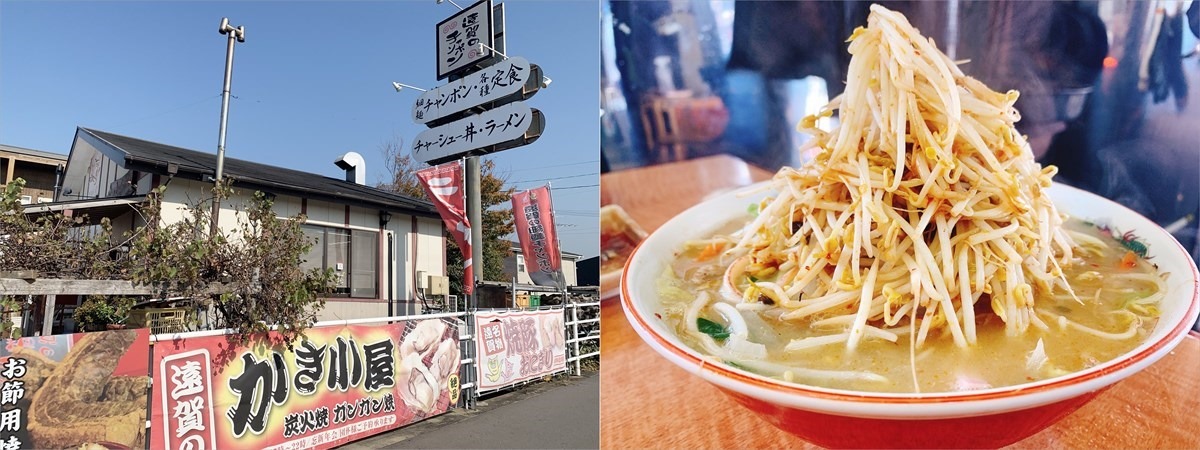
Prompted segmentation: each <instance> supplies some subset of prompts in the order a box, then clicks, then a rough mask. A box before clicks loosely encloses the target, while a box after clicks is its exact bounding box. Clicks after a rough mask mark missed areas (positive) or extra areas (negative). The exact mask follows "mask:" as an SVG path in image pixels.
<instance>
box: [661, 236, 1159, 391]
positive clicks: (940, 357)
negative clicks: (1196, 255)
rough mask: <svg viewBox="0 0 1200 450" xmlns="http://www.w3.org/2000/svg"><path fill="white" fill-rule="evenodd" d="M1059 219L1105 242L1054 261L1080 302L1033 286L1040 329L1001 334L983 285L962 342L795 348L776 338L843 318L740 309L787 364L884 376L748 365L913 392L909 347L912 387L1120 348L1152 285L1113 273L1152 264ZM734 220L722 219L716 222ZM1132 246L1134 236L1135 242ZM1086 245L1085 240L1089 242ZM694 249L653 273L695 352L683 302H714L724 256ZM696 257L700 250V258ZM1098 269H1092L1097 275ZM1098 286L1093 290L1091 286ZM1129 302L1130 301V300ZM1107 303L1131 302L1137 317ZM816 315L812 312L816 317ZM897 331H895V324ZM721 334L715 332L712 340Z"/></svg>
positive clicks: (1052, 366) (1059, 370) (904, 338)
mask: <svg viewBox="0 0 1200 450" xmlns="http://www.w3.org/2000/svg"><path fill="white" fill-rule="evenodd" d="M1067 227H1068V228H1069V229H1073V230H1076V231H1080V232H1083V233H1086V234H1089V235H1091V236H1095V237H1097V238H1099V239H1101V240H1102V241H1103V242H1105V243H1106V244H1107V248H1105V249H1103V250H1102V251H1101V252H1100V254H1098V255H1092V254H1084V253H1087V252H1082V251H1081V252H1077V253H1079V254H1081V257H1080V258H1078V260H1077V262H1076V263H1074V264H1071V265H1069V266H1066V267H1063V270H1064V272H1065V273H1066V275H1067V279H1068V280H1069V281H1070V283H1071V286H1072V288H1073V289H1074V290H1075V292H1076V294H1077V295H1078V297H1079V299H1080V301H1081V302H1082V303H1080V302H1076V301H1075V300H1074V299H1071V298H1069V297H1068V296H1066V294H1065V293H1063V292H1056V293H1055V295H1048V294H1047V293H1045V292H1036V293H1035V305H1036V307H1037V308H1038V309H1040V310H1044V311H1048V312H1052V313H1053V315H1052V316H1041V317H1042V320H1043V321H1044V322H1045V323H1046V325H1048V328H1049V329H1048V330H1041V329H1038V328H1036V327H1032V326H1031V327H1030V328H1029V329H1028V331H1026V332H1025V333H1024V334H1022V335H1019V336H1007V335H1006V334H1005V329H1004V324H1003V322H1002V321H1001V319H1000V318H999V317H998V316H996V315H995V314H994V313H992V311H991V309H990V308H988V307H987V306H986V305H988V304H989V303H990V301H989V300H988V297H987V296H986V295H984V296H983V297H982V298H981V299H980V300H979V301H978V302H977V303H976V308H975V310H976V312H977V315H978V317H976V324H977V325H976V326H977V338H978V341H977V343H976V344H974V345H972V346H968V347H967V348H960V347H957V346H955V345H954V342H953V340H952V339H951V337H950V336H949V333H948V332H946V330H945V329H941V330H939V331H938V332H936V333H931V337H930V338H929V339H927V340H926V342H925V344H924V345H923V346H922V347H920V348H916V349H913V351H911V352H910V349H911V345H912V344H911V343H910V342H911V341H910V339H909V336H910V334H902V335H900V337H899V339H898V340H897V341H896V342H895V343H892V342H888V341H886V340H883V339H864V340H862V341H861V342H860V343H859V345H858V348H857V349H856V350H854V351H849V350H847V348H846V345H845V343H844V342H839V343H835V344H830V345H824V346H820V347H816V348H810V349H805V350H797V351H786V350H785V349H784V346H785V345H787V343H788V342H789V341H790V340H792V339H798V338H805V337H813V336H823V335H831V334H837V333H841V332H845V331H847V330H846V329H845V328H843V327H824V328H821V329H816V328H814V327H813V326H812V322H813V321H814V320H810V319H801V320H793V321H778V320H775V319H771V318H767V317H764V316H763V315H762V314H760V313H757V312H749V311H743V312H742V316H743V317H745V318H746V319H747V325H748V327H749V340H750V341H753V342H757V343H761V344H764V345H766V347H767V355H768V356H767V359H766V360H765V361H767V362H768V363H771V364H777V365H782V366H787V367H794V368H803V369H818V370H832V371H859V372H861V371H865V372H871V373H874V374H878V375H882V376H883V377H886V379H887V381H886V382H884V381H862V380H858V381H838V380H830V379H815V378H808V379H806V378H805V377H804V376H798V375H796V374H795V373H788V374H784V373H780V372H779V371H778V370H762V369H759V370H752V371H754V372H758V373H760V374H762V375H766V376H771V377H775V378H781V379H787V380H789V381H794V382H797V383H801V384H807V385H814V386H822V387H828V388H835V389H848V390H856V391H872V392H915V391H917V389H915V387H914V382H913V378H914V376H913V373H912V372H913V364H912V356H911V355H914V354H915V358H916V364H915V369H916V379H917V381H918V383H919V384H920V389H919V391H920V392H951V391H964V390H972V389H983V388H989V387H1002V386H1011V385H1015V384H1020V383H1026V382H1030V381H1036V380H1040V379H1045V378H1052V377H1055V376H1059V375H1063V374H1066V373H1070V372H1075V371H1079V370H1082V369H1085V368H1088V367H1091V366H1094V365H1097V364H1100V363H1103V362H1105V361H1108V360H1110V359H1112V358H1114V357H1116V356H1118V355H1120V354H1122V353H1125V352H1127V351H1129V350H1131V349H1133V348H1134V347H1136V346H1137V345H1139V344H1140V343H1141V342H1142V341H1144V340H1145V338H1146V336H1147V335H1148V333H1149V332H1150V330H1152V329H1153V327H1154V323H1155V322H1156V320H1157V308H1156V307H1155V305H1153V304H1150V305H1141V304H1133V303H1132V302H1133V301H1134V300H1137V299H1141V298H1146V297H1147V296H1149V295H1151V294H1154V293H1155V292H1156V290H1157V288H1156V285H1155V284H1154V283H1153V282H1151V281H1145V280H1134V281H1130V280H1122V279H1121V278H1123V276H1122V275H1123V274H1130V273H1136V272H1141V273H1156V270H1155V269H1154V267H1153V266H1152V265H1151V264H1150V263H1148V262H1146V261H1145V260H1142V259H1141V258H1136V265H1135V267H1132V268H1125V267H1122V262H1123V259H1125V262H1129V261H1133V259H1132V258H1130V257H1127V256H1126V255H1127V253H1128V252H1129V250H1128V249H1127V248H1126V247H1124V246H1122V243H1121V242H1120V240H1119V239H1120V238H1119V237H1116V238H1114V237H1113V236H1109V235H1104V234H1101V233H1100V232H1099V231H1097V230H1096V229H1095V228H1094V227H1091V226H1088V225H1085V224H1083V223H1081V222H1079V221H1076V220H1071V221H1069V222H1068V224H1067ZM735 228H736V227H735V226H734V225H731V226H730V227H729V228H727V229H726V230H724V231H726V232H731V231H733V230H734V229H735ZM1135 247H1136V246H1135ZM1093 248H1094V247H1093ZM701 251H702V250H701V249H698V248H697V249H689V250H687V251H684V252H683V253H681V254H679V255H678V256H677V257H676V259H675V262H674V263H673V264H672V267H671V270H670V271H668V272H666V273H664V274H663V275H662V277H661V278H660V280H659V292H660V294H662V297H663V302H664V306H665V309H666V312H667V314H666V315H664V317H663V320H664V321H666V322H667V324H668V325H669V326H670V327H672V328H673V329H674V330H675V331H676V333H677V334H678V335H679V336H680V337H681V338H682V339H683V340H684V342H686V343H687V344H688V345H689V346H690V347H692V348H693V349H696V350H697V351H699V352H701V353H705V351H704V350H703V345H701V343H700V342H699V338H698V337H696V336H694V335H692V334H691V333H689V332H688V331H687V329H686V327H685V324H684V323H683V321H684V312H685V311H686V309H687V306H688V305H689V304H690V303H691V302H692V301H693V300H694V299H695V298H696V296H697V295H699V293H700V292H702V291H708V292H709V293H710V295H712V296H713V298H714V300H713V302H718V301H720V300H719V297H720V293H719V292H718V289H719V287H720V284H721V282H722V280H723V278H722V277H723V275H724V272H725V269H726V267H727V265H728V263H729V262H728V261H720V258H711V259H708V260H706V261H703V262H698V261H697V259H698V256H699V255H700V252H701ZM701 259H703V258H701ZM1097 275H1098V276H1097ZM1097 292H1099V295H1097ZM1131 304H1133V305H1134V306H1132V307H1131V306H1130V305H1131ZM1114 311H1131V312H1134V313H1135V314H1136V315H1137V316H1138V317H1137V318H1136V319H1131V317H1130V314H1126V313H1114ZM1058 315H1062V316H1064V317H1066V318H1067V319H1069V320H1071V321H1073V322H1075V323H1078V324H1080V325H1083V326H1086V327H1090V328H1092V329H1095V330H1100V331H1103V332H1107V333H1114V334H1119V333H1123V332H1125V331H1127V330H1129V329H1130V328H1131V326H1133V325H1131V324H1132V323H1133V322H1138V321H1140V322H1141V325H1140V326H1139V327H1138V329H1137V332H1136V334H1135V335H1134V336H1132V337H1130V338H1127V339H1117V340H1114V339H1104V338H1099V337H1096V336H1093V335H1091V334H1089V333H1085V332H1083V331H1079V330H1077V329H1075V328H1072V327H1067V326H1064V325H1060V323H1059V321H1058V320H1057V317H1058ZM700 317H701V318H705V319H707V320H711V321H713V322H716V323H718V324H725V321H724V319H723V318H722V316H721V314H719V313H718V312H717V311H715V310H714V309H713V308H712V303H710V304H709V306H706V307H705V308H704V309H703V310H701V312H700ZM819 319H820V317H817V318H815V320H819ZM908 328H909V324H908V322H907V321H902V322H901V323H900V324H899V325H898V326H896V327H891V328H889V329H891V330H897V329H902V330H907V329H908ZM897 334H899V333H897ZM1039 339H1041V340H1042V341H1043V343H1044V351H1045V355H1046V356H1047V358H1048V359H1047V361H1046V363H1045V364H1044V365H1042V366H1040V367H1038V368H1037V369H1030V368H1028V367H1027V361H1028V360H1029V356H1030V354H1031V353H1032V352H1033V351H1034V348H1035V346H1036V345H1037V342H1038V340H1039ZM717 343H718V345H720V344H722V341H721V340H718V341H717ZM725 362H726V363H731V365H734V366H738V367H741V368H747V367H746V365H745V364H738V362H736V361H725Z"/></svg>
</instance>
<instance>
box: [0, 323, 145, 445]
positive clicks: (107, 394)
mask: <svg viewBox="0 0 1200 450" xmlns="http://www.w3.org/2000/svg"><path fill="white" fill-rule="evenodd" d="M149 345H150V339H149V333H148V332H147V330H145V329H140V330H116V331H101V332H93V333H78V334H62V335H54V336H38V337H27V338H21V339H7V340H4V345H3V348H0V448H2V449H5V450H7V449H18V448H37V449H80V448H83V449H93V448H95V449H114V448H115V449H127V448H135V449H136V448H144V447H145V445H146V433H147V430H146V393H147V389H148V387H149V384H150V377H149V373H150V371H149V367H148V363H147V361H148V359H149Z"/></svg>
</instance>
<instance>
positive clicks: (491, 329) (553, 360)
mask: <svg viewBox="0 0 1200 450" xmlns="http://www.w3.org/2000/svg"><path fill="white" fill-rule="evenodd" d="M475 330H476V332H477V333H478V336H477V337H476V339H475V345H476V346H477V349H478V352H477V353H476V354H477V355H479V363H478V364H477V366H478V368H479V369H478V373H479V380H478V383H479V390H481V391H486V390H491V389H499V388H502V387H505V386H509V385H512V384H514V383H517V382H521V381H525V380H530V379H533V378H537V377H540V376H543V375H550V374H553V373H556V372H560V371H563V370H566V369H567V347H566V327H565V325H564V324H563V310H561V309H557V310H541V311H503V312H492V311H479V312H477V313H475Z"/></svg>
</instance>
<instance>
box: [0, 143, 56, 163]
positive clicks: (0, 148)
mask: <svg viewBox="0 0 1200 450" xmlns="http://www.w3.org/2000/svg"><path fill="white" fill-rule="evenodd" d="M0 152H7V153H16V154H19V155H28V156H36V157H38V158H46V159H53V160H58V161H64V162H65V161H66V160H67V155H60V154H58V153H51V152H44V151H41V150H34V149H32V148H25V147H17V146H15V145H5V144H0Z"/></svg>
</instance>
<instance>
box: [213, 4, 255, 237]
mask: <svg viewBox="0 0 1200 450" xmlns="http://www.w3.org/2000/svg"><path fill="white" fill-rule="evenodd" d="M217 32H219V33H221V34H223V35H226V36H228V37H229V39H228V44H227V46H226V47H225V87H224V88H223V89H222V90H221V130H220V135H219V136H218V138H217V176H216V177H215V178H214V179H213V185H214V186H220V185H221V178H222V177H223V176H224V174H225V126H226V124H227V123H228V122H229V84H230V81H231V80H232V79H233V44H234V41H235V40H236V41H237V42H246V27H243V26H238V27H237V28H234V27H233V26H232V25H230V24H229V18H228V17H222V18H221V27H220V28H218V29H217ZM220 214H221V197H220V195H219V194H218V195H217V196H215V197H214V198H213V206H212V218H211V223H210V224H209V236H216V235H217V218H218V217H219V216H220Z"/></svg>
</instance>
